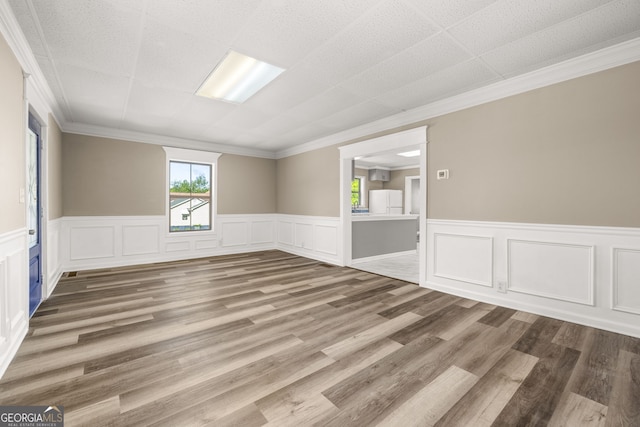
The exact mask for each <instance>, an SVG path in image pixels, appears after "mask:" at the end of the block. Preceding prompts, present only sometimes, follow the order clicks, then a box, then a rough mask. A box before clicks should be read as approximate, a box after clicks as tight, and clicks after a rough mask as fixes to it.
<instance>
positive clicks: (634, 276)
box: [611, 248, 640, 315]
mask: <svg viewBox="0 0 640 427" xmlns="http://www.w3.org/2000/svg"><path fill="white" fill-rule="evenodd" d="M612 258H613V279H612V304H611V308H613V309H614V310H619V311H624V312H627V313H634V314H639V315H640V249H628V248H613V257H612Z"/></svg>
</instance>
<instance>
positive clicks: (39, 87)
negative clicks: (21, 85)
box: [0, 0, 65, 128]
mask: <svg viewBox="0 0 640 427" xmlns="http://www.w3.org/2000/svg"><path fill="white" fill-rule="evenodd" d="M0 33H2V36H3V37H4V39H5V40H6V41H7V44H8V45H9V47H10V48H11V51H12V52H13V54H14V55H15V57H16V59H17V60H18V63H19V64H20V66H21V67H22V72H23V73H24V74H27V75H29V82H30V85H31V87H32V88H33V89H34V90H35V91H36V92H37V96H38V97H39V98H40V99H42V100H43V101H44V102H45V103H46V104H47V108H48V109H49V111H50V112H51V114H52V115H53V118H54V120H55V121H56V123H57V124H58V127H60V128H61V127H62V126H63V125H64V122H65V116H64V114H63V112H62V110H61V108H60V105H59V104H58V102H57V101H56V98H55V97H54V96H53V92H51V88H50V87H49V84H48V83H47V80H46V79H45V78H44V74H43V73H42V70H41V69H40V66H39V65H38V61H37V60H36V57H35V56H34V55H33V52H32V51H31V47H30V46H29V43H28V42H27V39H26V37H25V36H24V33H23V32H22V29H21V28H20V25H19V24H18V21H17V20H16V17H15V15H14V14H13V10H12V9H11V6H10V5H9V2H8V1H7V0H0Z"/></svg>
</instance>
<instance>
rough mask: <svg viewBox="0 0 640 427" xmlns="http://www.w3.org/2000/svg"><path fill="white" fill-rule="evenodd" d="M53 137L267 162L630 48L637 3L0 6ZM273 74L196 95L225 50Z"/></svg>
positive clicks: (636, 32)
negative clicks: (202, 147) (141, 143)
mask: <svg viewBox="0 0 640 427" xmlns="http://www.w3.org/2000/svg"><path fill="white" fill-rule="evenodd" d="M10 4H11V7H12V8H13V11H14V14H15V16H16V18H17V20H18V22H19V24H20V26H21V28H22V30H23V32H24V34H25V36H26V39H27V41H28V42H29V44H30V46H31V49H32V51H33V53H34V55H35V57H36V59H37V61H38V64H39V65H40V67H41V69H42V72H43V74H44V76H45V77H46V79H47V82H48V84H49V86H50V88H51V90H52V92H53V94H54V96H55V98H56V100H57V102H58V104H59V107H60V110H61V111H62V114H63V115H64V117H62V118H60V119H61V120H62V122H64V123H70V124H83V125H95V126H102V127H107V128H113V129H123V130H131V131H138V132H146V133H152V134H159V135H167V136H173V137H179V138H187V139H194V140H200V141H205V142H215V143H220V144H228V145H233V146H239V147H250V148H255V149H260V150H269V151H277V150H282V149H286V148H289V147H293V146H296V145H299V144H303V143H306V142H309V141H313V140H315V139H318V138H321V137H325V136H327V135H331V134H334V133H337V132H340V131H343V130H346V129H350V128H353V127H355V126H358V125H361V124H364V123H368V122H372V121H375V120H378V119H381V118H384V117H387V116H391V115H394V114H397V113H399V112H402V111H406V110H409V109H412V108H416V107H419V106H422V105H426V104H429V103H431V102H434V101H437V100H440V99H443V98H447V97H449V96H453V95H456V94H460V93H462V92H465V91H469V90H472V89H475V88H479V87H482V86H485V85H488V84H491V83H494V82H497V81H499V80H504V79H507V78H510V77H513V76H516V75H519V74H523V73H526V72H529V71H533V70H535V69H538V68H541V67H545V66H548V65H551V64H554V63H557V62H560V61H563V60H566V59H570V58H573V57H576V56H579V55H582V54H585V53H589V52H593V51H596V50H599V49H602V48H604V47H607V46H611V45H614V44H617V43H620V42H623V41H626V40H629V39H633V38H636V37H639V36H640V1H639V0H611V1H609V0H535V1H533V0H325V1H318V0H261V1H260V0H148V1H146V0H55V1H54V0H10ZM229 49H233V50H236V51H238V52H241V53H244V54H246V55H249V56H253V57H256V58H258V59H261V60H264V61H267V62H270V63H272V64H274V65H277V66H279V67H284V68H286V69H287V71H285V72H284V73H283V74H281V75H280V77H278V78H277V79H276V80H275V81H274V82H273V83H272V84H270V85H269V86H267V87H266V88H264V89H263V90H262V91H260V92H259V93H258V94H257V95H255V96H254V97H252V98H250V99H249V100H248V101H247V102H245V103H244V104H242V105H235V104H229V103H225V102H222V101H214V100H209V99H205V98H200V97H196V96H195V95H194V93H195V91H196V89H197V88H198V87H199V85H200V84H201V83H202V81H203V80H204V79H205V78H206V76H207V75H208V74H209V72H210V71H211V70H212V69H213V68H214V66H215V65H216V64H217V63H218V61H219V60H220V59H221V58H222V57H223V56H224V55H225V53H226V52H227V50H229Z"/></svg>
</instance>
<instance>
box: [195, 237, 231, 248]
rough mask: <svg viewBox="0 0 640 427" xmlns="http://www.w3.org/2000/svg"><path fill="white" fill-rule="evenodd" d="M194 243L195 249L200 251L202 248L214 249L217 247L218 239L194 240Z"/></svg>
mask: <svg viewBox="0 0 640 427" xmlns="http://www.w3.org/2000/svg"><path fill="white" fill-rule="evenodd" d="M195 244H196V251H202V250H207V249H215V248H217V247H218V241H217V240H216V239H202V240H196V241H195ZM232 246H233V245H232ZM236 246H238V245H236Z"/></svg>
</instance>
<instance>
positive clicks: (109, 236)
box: [69, 225, 116, 261]
mask: <svg viewBox="0 0 640 427" xmlns="http://www.w3.org/2000/svg"><path fill="white" fill-rule="evenodd" d="M69 232H70V235H69V241H70V243H71V244H70V249H71V250H70V252H69V253H70V259H71V260H72V261H76V260H85V259H94V258H113V257H114V256H115V255H116V227H115V225H103V226H99V225H96V226H93V227H92V226H73V225H72V226H71V228H70V230H69Z"/></svg>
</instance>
